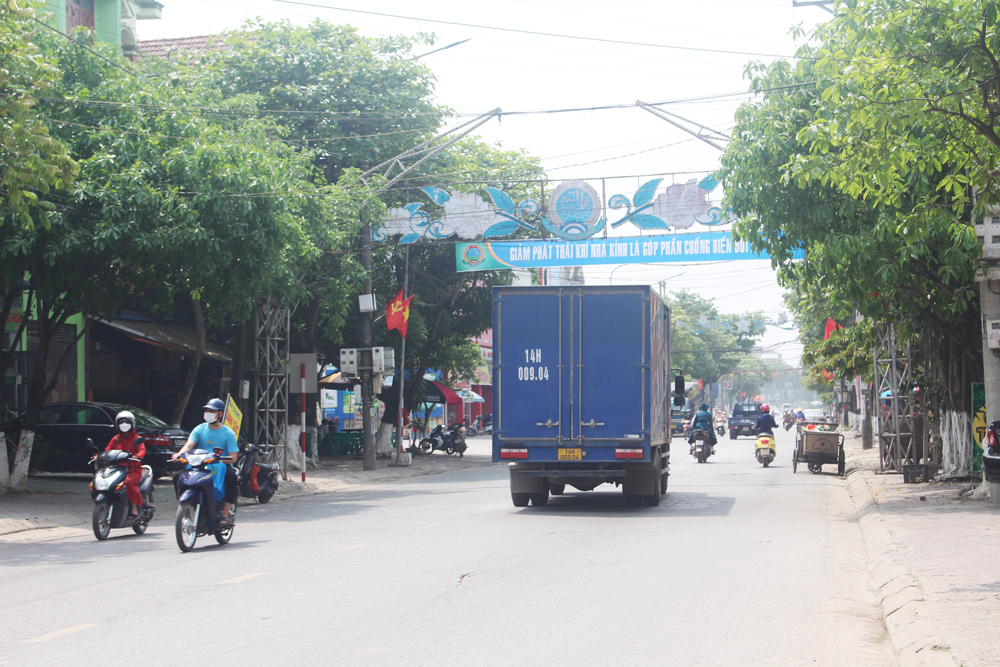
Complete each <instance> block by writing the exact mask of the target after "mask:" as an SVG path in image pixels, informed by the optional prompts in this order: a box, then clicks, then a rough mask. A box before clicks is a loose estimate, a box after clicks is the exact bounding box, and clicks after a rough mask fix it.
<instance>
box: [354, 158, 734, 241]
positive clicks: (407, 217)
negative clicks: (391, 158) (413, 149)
mask: <svg viewBox="0 0 1000 667" xmlns="http://www.w3.org/2000/svg"><path fill="white" fill-rule="evenodd" d="M662 182H663V179H662V178H657V179H653V180H651V181H647V182H646V183H643V184H642V185H641V186H639V189H638V190H636V192H635V194H634V195H633V196H632V197H631V198H630V197H626V196H625V195H620V194H619V195H614V196H613V197H611V199H610V200H608V205H607V208H605V207H604V206H602V202H601V197H600V196H599V195H598V194H597V190H595V189H594V188H593V186H591V185H590V184H589V183H587V182H586V181H564V182H563V183H560V184H559V185H558V186H557V187H556V189H555V190H554V191H553V192H552V195H551V196H550V197H549V203H548V206H547V207H546V210H545V215H543V216H541V218H539V217H538V213H539V211H540V210H541V207H540V206H539V205H538V202H537V201H535V200H534V199H525V200H523V201H521V202H518V203H517V204H515V203H514V200H513V199H511V197H510V195H508V194H507V193H506V192H504V191H503V190H500V189H498V188H486V189H485V190H486V194H487V196H488V197H489V198H490V200H491V202H492V204H491V203H490V202H487V201H485V200H484V199H483V198H482V197H480V196H479V195H478V194H476V193H469V192H447V191H446V190H442V189H440V188H433V187H427V188H421V190H422V191H423V192H424V194H425V195H427V197H428V198H429V199H430V200H431V201H432V202H434V203H435V204H438V205H439V206H441V207H442V208H443V209H444V210H443V211H442V212H441V214H440V215H438V216H436V217H435V216H432V214H430V213H428V212H427V211H424V210H423V204H422V203H413V204H407V205H406V206H404V207H402V208H393V209H389V214H388V216H386V217H385V218H384V219H383V220H382V224H381V225H380V226H378V227H376V228H375V229H374V230H372V240H374V241H385V240H386V239H387V238H388V237H389V236H396V235H398V236H399V237H400V239H399V243H400V244H408V243H415V242H417V241H419V240H421V239H429V240H436V239H447V238H450V237H452V236H457V237H459V238H463V239H476V238H479V237H482V238H483V239H484V240H485V239H496V238H503V237H505V236H510V235H511V234H513V233H514V232H516V231H518V230H520V229H527V230H529V231H532V232H538V231H539V229H538V227H539V225H538V224H537V222H536V221H540V223H541V227H543V228H544V229H545V230H546V231H548V232H549V233H550V234H553V235H555V236H557V237H559V238H562V239H566V240H567V241H580V240H583V239H588V238H590V237H591V236H594V235H595V234H597V233H598V232H600V231H601V230H603V229H605V227H606V226H607V224H608V219H607V217H605V216H604V215H603V213H604V212H605V211H606V210H607V209H611V210H615V211H620V210H621V209H625V214H624V215H623V216H622V217H621V218H620V219H618V220H616V221H615V222H613V223H611V227H612V228H614V227H620V226H621V225H623V224H625V223H626V222H631V223H632V224H633V225H635V226H636V227H638V228H639V229H650V230H652V229H658V230H664V231H665V230H668V229H687V228H689V227H691V226H692V225H694V224H695V223H699V224H702V225H718V224H722V223H724V222H727V220H726V219H725V216H723V214H722V211H721V209H720V208H719V207H717V206H712V205H711V203H710V202H709V200H708V193H709V192H711V191H712V190H714V189H715V187H716V186H717V185H718V180H717V179H716V178H715V177H714V175H709V176H706V177H705V178H703V179H702V180H701V181H700V182H699V181H696V180H691V181H689V182H687V183H683V184H674V185H670V186H667V187H666V188H665V190H664V191H663V192H661V193H660V194H659V195H657V194H656V193H657V191H658V190H659V187H660V183H662Z"/></svg>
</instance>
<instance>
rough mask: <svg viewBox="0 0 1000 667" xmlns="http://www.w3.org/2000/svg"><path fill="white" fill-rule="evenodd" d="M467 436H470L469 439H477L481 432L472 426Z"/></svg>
mask: <svg viewBox="0 0 1000 667" xmlns="http://www.w3.org/2000/svg"><path fill="white" fill-rule="evenodd" d="M465 435H466V436H468V437H470V438H475V437H476V436H477V435H479V431H477V430H476V429H475V427H473V426H470V427H469V428H468V430H467V431H466V433H465Z"/></svg>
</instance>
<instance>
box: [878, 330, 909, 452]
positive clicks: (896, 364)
mask: <svg viewBox="0 0 1000 667" xmlns="http://www.w3.org/2000/svg"><path fill="white" fill-rule="evenodd" d="M876 332H877V333H876V335H877V336H878V344H877V345H876V346H875V388H876V394H875V396H874V397H873V400H875V401H879V402H880V403H881V402H882V401H885V400H888V401H889V409H888V410H886V409H884V408H881V407H880V406H877V407H876V410H875V411H876V413H877V414H878V442H879V462H880V466H881V470H882V472H885V471H887V470H892V471H895V472H902V470H903V466H904V465H910V464H913V463H918V461H917V460H916V456H915V454H916V451H915V449H916V448H915V447H914V444H915V442H914V438H913V407H914V406H913V375H912V370H911V365H910V344H909V343H906V345H904V346H902V348H900V345H899V341H898V340H897V339H896V327H895V325H892V324H884V323H883V324H879V325H878V326H877V327H876ZM886 392H888V395H887V396H883V395H884V394H886Z"/></svg>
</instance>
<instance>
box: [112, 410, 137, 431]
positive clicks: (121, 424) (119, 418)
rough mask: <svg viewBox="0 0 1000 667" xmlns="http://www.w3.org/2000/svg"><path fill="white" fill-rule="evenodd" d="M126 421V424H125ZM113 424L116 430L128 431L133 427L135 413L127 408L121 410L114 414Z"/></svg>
mask: <svg viewBox="0 0 1000 667" xmlns="http://www.w3.org/2000/svg"><path fill="white" fill-rule="evenodd" d="M126 423H127V424H128V426H125V424H126ZM115 426H117V427H118V430H119V431H121V432H122V433H128V432H129V431H131V430H132V429H133V428H135V415H134V414H132V413H131V412H129V411H128V410H122V411H121V412H119V413H118V414H117V415H115Z"/></svg>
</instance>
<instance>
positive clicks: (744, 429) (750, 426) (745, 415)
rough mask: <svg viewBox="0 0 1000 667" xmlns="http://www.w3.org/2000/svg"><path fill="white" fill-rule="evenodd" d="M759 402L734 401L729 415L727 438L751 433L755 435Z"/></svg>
mask: <svg viewBox="0 0 1000 667" xmlns="http://www.w3.org/2000/svg"><path fill="white" fill-rule="evenodd" d="M760 405H761V404H760V403H735V404H733V412H732V414H731V415H730V417H729V438H730V439H731V440H735V439H736V438H737V436H741V435H752V436H754V437H757V418H758V417H760V414H761V413H760Z"/></svg>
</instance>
